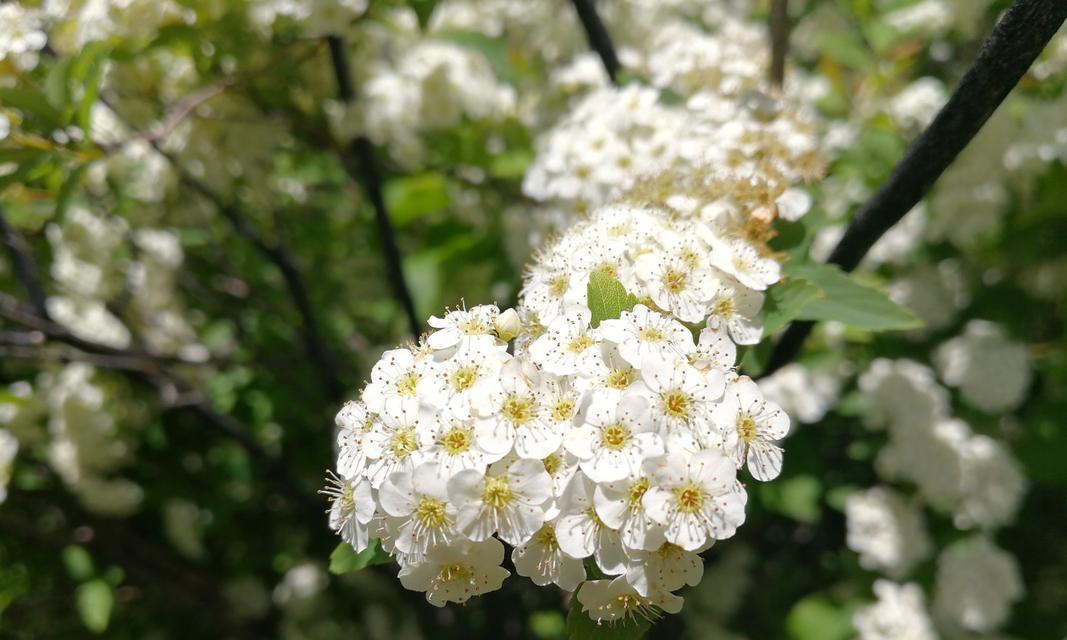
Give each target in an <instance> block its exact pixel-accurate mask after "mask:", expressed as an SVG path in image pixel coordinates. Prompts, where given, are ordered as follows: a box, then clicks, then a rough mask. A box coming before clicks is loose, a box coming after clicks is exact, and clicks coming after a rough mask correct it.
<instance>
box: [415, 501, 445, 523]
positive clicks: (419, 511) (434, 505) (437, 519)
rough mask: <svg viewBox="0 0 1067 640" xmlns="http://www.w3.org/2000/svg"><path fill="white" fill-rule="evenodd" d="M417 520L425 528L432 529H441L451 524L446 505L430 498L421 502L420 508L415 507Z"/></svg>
mask: <svg viewBox="0 0 1067 640" xmlns="http://www.w3.org/2000/svg"><path fill="white" fill-rule="evenodd" d="M415 519H416V520H418V521H419V524H421V525H422V526H423V527H427V528H430V529H440V528H441V527H443V526H445V525H447V524H449V522H448V514H447V513H446V512H445V503H443V502H441V501H440V500H438V499H436V498H431V497H429V496H426V497H424V498H423V499H422V500H420V501H419V504H418V506H417V507H415Z"/></svg>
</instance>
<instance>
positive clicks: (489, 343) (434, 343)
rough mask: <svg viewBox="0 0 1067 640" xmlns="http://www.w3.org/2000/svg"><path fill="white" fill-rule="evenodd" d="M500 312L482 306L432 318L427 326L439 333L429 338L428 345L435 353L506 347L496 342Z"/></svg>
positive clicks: (494, 306)
mask: <svg viewBox="0 0 1067 640" xmlns="http://www.w3.org/2000/svg"><path fill="white" fill-rule="evenodd" d="M499 315H500V309H498V308H497V306H496V305H495V304H483V305H478V306H476V307H471V308H470V309H453V310H452V311H449V312H448V313H446V314H445V317H443V318H438V317H437V316H430V319H429V320H427V321H426V324H428V325H430V326H431V327H433V328H434V329H437V331H434V332H433V333H431V334H430V335H428V336H427V337H426V344H428V345H429V346H430V348H432V349H434V350H436V351H444V350H446V349H452V348H458V349H459V350H460V351H463V350H465V349H469V348H472V347H473V348H477V349H483V348H498V349H503V348H505V347H506V345H505V344H504V343H503V342H499V341H498V340H497V338H496V319H497V316H499Z"/></svg>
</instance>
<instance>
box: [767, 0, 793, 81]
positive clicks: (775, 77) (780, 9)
mask: <svg viewBox="0 0 1067 640" xmlns="http://www.w3.org/2000/svg"><path fill="white" fill-rule="evenodd" d="M768 26H769V27H770V34H771V68H770V69H769V70H768V76H767V77H768V79H769V80H770V82H771V86H773V87H775V88H777V89H781V88H782V84H783V83H784V82H785V58H786V54H787V53H788V52H789V0H771V15H770V19H769V20H768Z"/></svg>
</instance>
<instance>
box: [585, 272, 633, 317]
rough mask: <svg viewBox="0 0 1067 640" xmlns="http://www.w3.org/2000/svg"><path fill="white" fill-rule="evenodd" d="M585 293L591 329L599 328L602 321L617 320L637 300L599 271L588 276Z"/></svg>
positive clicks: (615, 281)
mask: <svg viewBox="0 0 1067 640" xmlns="http://www.w3.org/2000/svg"><path fill="white" fill-rule="evenodd" d="M586 291H587V293H588V295H589V311H590V312H591V313H592V320H591V322H590V324H591V325H592V326H593V327H598V326H600V323H601V322H603V321H604V320H610V319H613V318H618V317H619V316H621V315H622V312H623V311H630V310H631V309H633V308H634V305H636V304H637V298H636V297H635V296H634V295H633V294H631V293H628V292H627V291H626V288H625V287H623V286H622V283H621V282H619V281H618V280H616V279H615V278H613V277H611V276H609V275H608V274H606V273H603V272H600V271H594V272H593V273H592V274H590V276H589V284H588V285H587V287H586Z"/></svg>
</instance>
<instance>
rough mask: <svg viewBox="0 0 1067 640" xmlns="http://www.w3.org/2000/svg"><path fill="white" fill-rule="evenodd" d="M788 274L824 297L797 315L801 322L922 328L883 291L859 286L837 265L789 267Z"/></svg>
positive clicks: (873, 328) (876, 328)
mask: <svg viewBox="0 0 1067 640" xmlns="http://www.w3.org/2000/svg"><path fill="white" fill-rule="evenodd" d="M785 271H786V274H787V275H790V276H792V277H796V278H801V279H804V280H807V281H808V282H810V283H812V284H814V285H815V286H816V287H818V288H819V289H820V290H821V291H822V294H823V295H822V296H820V297H818V298H815V299H813V300H810V301H809V302H808V303H807V304H805V305H804V307H803V309H801V310H800V312H799V313H798V314H797V315H796V317H797V318H799V319H801V320H818V321H825V320H834V321H837V322H840V323H842V324H845V325H847V326H849V327H853V328H856V329H864V330H867V331H899V330H902V329H914V328H916V327H920V326H922V322H921V321H920V320H919V319H918V318H917V317H915V315H914V314H912V313H911V312H910V311H908V310H907V309H904V308H903V307H900V306H899V305H897V304H896V303H895V302H893V301H892V300H890V299H889V296H887V295H886V294H885V293H883V292H882V291H879V290H878V289H875V288H873V287H869V286H867V285H863V284H860V283H859V282H856V281H855V280H854V279H853V278H851V277H849V276H848V275H847V274H845V273H844V272H843V271H841V270H840V269H838V268H837V267H836V266H833V265H825V264H813V263H807V264H792V263H790V262H787V263H786V269H785Z"/></svg>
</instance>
